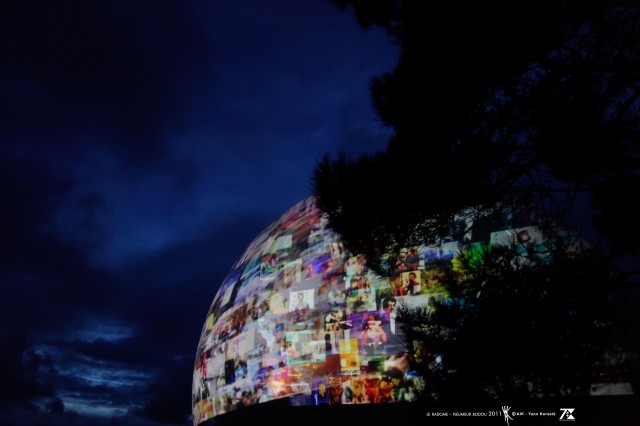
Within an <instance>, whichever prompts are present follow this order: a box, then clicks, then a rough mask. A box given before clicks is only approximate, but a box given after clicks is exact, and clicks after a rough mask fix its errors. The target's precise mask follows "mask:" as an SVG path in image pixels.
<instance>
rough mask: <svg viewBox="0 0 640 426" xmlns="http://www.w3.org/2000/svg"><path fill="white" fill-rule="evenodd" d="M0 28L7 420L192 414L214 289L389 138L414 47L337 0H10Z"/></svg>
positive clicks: (162, 419)
mask: <svg viewBox="0 0 640 426" xmlns="http://www.w3.org/2000/svg"><path fill="white" fill-rule="evenodd" d="M0 40H1V43H0V110H1V111H0V114H1V115H0V116H1V117H2V118H1V119H0V147H1V151H0V153H1V154H0V163H1V166H0V176H1V179H0V185H1V186H0V188H1V191H2V200H3V202H2V206H3V207H2V208H1V209H0V212H1V216H0V219H1V221H0V223H1V224H0V227H1V233H0V235H1V242H2V245H1V246H0V250H1V253H0V289H1V291H2V297H1V298H0V318H1V321H0V347H1V348H2V349H1V350H0V377H2V379H1V380H0V423H1V424H3V425H21V424H47V425H54V426H55V425H61V424H64V425H84V424H93V425H102V424H105V425H106V424H109V425H122V426H125V425H140V426H151V425H157V424H175V425H188V424H190V419H189V417H188V416H189V411H190V393H191V374H192V365H193V361H194V359H193V357H194V355H195V350H196V345H197V342H198V337H199V334H200V328H201V326H202V324H203V322H204V317H205V314H206V310H207V308H208V306H209V303H210V302H211V300H212V298H213V296H214V294H215V291H216V289H217V286H218V285H219V284H220V282H221V281H222V279H223V278H224V276H225V274H226V272H227V270H228V269H229V268H230V266H231V264H232V263H233V261H234V260H235V259H236V258H238V257H239V256H240V255H241V254H242V252H243V250H244V248H245V247H246V246H247V245H248V243H249V242H250V241H251V240H252V239H253V237H255V236H256V235H257V234H258V233H259V232H260V231H261V230H262V229H263V228H264V227H265V226H266V225H268V224H269V223H270V222H271V221H272V220H275V219H276V218H277V217H278V216H279V215H280V214H282V213H284V212H285V211H286V210H287V209H288V208H289V207H290V206H292V205H293V204H295V203H296V202H298V201H300V200H301V199H302V198H304V197H306V196H308V195H310V193H311V184H310V173H311V171H312V169H313V167H314V166H315V164H316V162H317V161H318V160H319V159H320V158H321V156H322V155H323V154H325V153H333V154H336V153H338V152H340V151H346V152H347V153H350V154H352V155H357V154H360V153H363V152H373V151H375V150H378V149H381V148H383V147H384V146H385V144H386V141H387V139H388V137H389V135H390V130H388V129H385V128H383V127H382V125H381V124H379V123H378V121H377V119H376V116H375V113H374V111H373V108H372V107H371V102H370V98H369V82H370V79H371V78H372V77H373V76H375V75H380V74H382V73H384V72H386V71H391V69H392V68H393V65H394V63H395V60H396V58H397V54H398V52H397V47H396V46H395V45H394V44H393V43H391V42H390V41H389V40H388V38H387V37H386V35H385V34H384V33H382V32H380V31H367V32H365V31H364V30H362V29H361V28H360V27H359V26H358V25H357V23H356V21H355V19H354V18H353V17H352V16H351V15H350V14H349V13H342V12H340V11H339V10H338V9H337V8H335V7H334V6H332V5H331V4H329V3H328V1H323V0H305V1H304V2H300V1H293V0H289V1H283V0H268V1H263V0H244V1H225V2H223V1H204V0H203V1H197V0H188V1H181V2H174V1H151V0H139V1H133V0H118V1H109V2H93V1H90V2H87V1H84V0H65V1H62V2H49V1H44V0H42V1H38V0H20V1H7V2H2V3H1V4H0ZM88 416H91V417H90V418H89V417H88Z"/></svg>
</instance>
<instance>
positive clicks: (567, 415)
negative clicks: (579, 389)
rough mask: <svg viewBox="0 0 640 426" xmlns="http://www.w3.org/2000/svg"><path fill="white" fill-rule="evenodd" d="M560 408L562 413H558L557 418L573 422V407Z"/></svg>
mask: <svg viewBox="0 0 640 426" xmlns="http://www.w3.org/2000/svg"><path fill="white" fill-rule="evenodd" d="M560 410H562V414H560V419H559V420H560V421H561V422H573V421H575V420H576V418H575V417H573V411H574V410H575V408H561V409H560Z"/></svg>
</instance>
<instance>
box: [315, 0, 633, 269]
mask: <svg viewBox="0 0 640 426" xmlns="http://www.w3.org/2000/svg"><path fill="white" fill-rule="evenodd" d="M333 2H334V3H336V4H337V5H338V6H339V7H342V8H347V7H351V8H352V9H353V12H354V14H355V16H356V17H357V19H358V20H359V22H360V23H361V24H362V25H363V26H365V27H369V26H379V27H382V28H384V29H386V30H387V31H388V33H389V35H390V36H391V37H393V39H394V40H395V41H396V42H397V43H398V45H399V47H400V50H401V54H400V58H399V60H398V63H397V65H396V67H395V69H394V70H393V71H391V72H389V73H388V74H385V75H383V76H380V77H377V78H375V79H374V80H373V82H372V84H371V92H372V97H373V102H374V105H375V107H376V110H377V112H378V116H379V118H380V120H381V121H382V122H383V123H384V124H386V125H388V126H390V127H391V128H392V129H393V131H394V134H393V137H392V138H391V140H390V141H389V143H388V146H387V148H386V150H384V151H382V152H378V153H375V154H370V155H365V156H363V157H361V158H357V159H348V158H346V157H345V156H338V157H337V158H332V157H330V156H326V157H325V158H324V159H323V160H322V161H321V162H320V163H319V164H318V165H317V167H316V169H315V171H314V175H313V182H314V187H315V191H316V195H317V198H318V201H319V206H320V207H321V209H322V210H324V211H325V212H326V213H328V215H329V218H330V225H331V226H332V227H333V228H334V229H335V230H336V231H337V232H339V233H340V234H342V235H343V237H344V239H345V241H346V243H347V245H348V246H349V248H350V249H351V250H352V251H354V252H359V253H363V254H365V255H367V257H368V258H369V262H370V265H371V266H372V267H374V268H375V269H377V271H378V272H385V267H384V262H383V261H384V258H385V256H387V255H388V254H389V253H390V252H393V251H395V250H397V249H398V248H399V247H402V246H404V247H406V246H411V245H415V244H418V243H421V242H425V241H427V242H430V241H437V240H438V239H441V238H442V237H443V235H447V233H448V232H450V229H451V226H452V224H453V223H454V222H455V220H456V218H459V216H460V215H461V214H469V212H474V214H479V215H481V214H482V215H484V214H486V213H487V210H492V209H495V208H496V206H497V205H504V203H505V202H507V203H508V204H514V203H515V204H535V205H537V207H538V208H539V209H540V210H541V211H544V212H545V214H546V215H547V216H549V217H551V216H553V217H556V218H558V219H560V218H565V217H566V215H567V213H569V212H572V211H574V210H575V209H576V208H577V207H576V206H578V204H577V202H576V200H581V199H582V198H580V197H582V196H584V195H587V196H588V197H589V201H590V203H591V207H590V208H592V209H593V210H592V216H593V217H592V219H593V220H592V223H593V224H594V225H595V226H597V227H598V228H599V229H600V230H601V231H602V235H603V236H604V237H605V240H606V241H607V247H608V249H610V252H611V254H612V255H618V254H621V253H632V254H637V253H638V250H639V249H640V231H639V230H638V228H637V227H635V226H631V223H632V222H633V221H634V218H635V217H637V216H638V215H639V213H640V173H639V170H640V169H639V168H638V166H639V165H640V134H639V124H640V114H639V113H640V61H639V59H640V8H639V7H638V6H637V4H636V3H634V2H631V1H625V0H553V1H531V0H524V1H517V2H512V1H504V0H489V1H485V2H471V3H469V2H465V3H463V2H458V1H451V0H436V1H429V2H425V1H420V0H376V1H367V0H334V1H333ZM616 218H620V219H621V220H617V219H616ZM470 223H472V222H470Z"/></svg>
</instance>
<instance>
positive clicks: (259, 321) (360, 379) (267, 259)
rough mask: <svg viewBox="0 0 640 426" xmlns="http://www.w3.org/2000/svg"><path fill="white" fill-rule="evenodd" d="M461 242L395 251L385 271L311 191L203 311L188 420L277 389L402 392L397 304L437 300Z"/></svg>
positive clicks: (372, 399) (321, 399) (281, 393)
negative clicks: (350, 245) (348, 244)
mask: <svg viewBox="0 0 640 426" xmlns="http://www.w3.org/2000/svg"><path fill="white" fill-rule="evenodd" d="M457 249H458V242H455V241H452V242H447V243H445V244H443V245H442V246H439V247H413V248H408V249H406V250H402V251H401V252H399V253H397V256H396V258H395V259H394V267H393V271H392V274H391V277H389V278H382V277H379V276H377V275H375V274H374V273H372V272H371V271H370V270H369V269H368V267H367V262H366V259H365V258H364V257H363V256H359V255H354V254H352V253H349V252H347V251H346V250H345V248H344V246H343V244H342V243H341V241H340V240H339V239H338V236H337V235H336V234H334V233H333V232H331V231H330V230H329V229H328V227H327V221H326V219H325V218H323V216H322V214H321V212H320V211H319V210H318V209H317V208H316V206H315V201H314V199H313V198H309V199H307V200H305V201H303V202H301V203H299V204H298V205H296V206H295V207H293V208H292V209H291V210H289V211H288V212H287V213H286V214H285V215H284V216H283V217H282V218H281V219H280V220H278V221H277V222H275V223H273V224H272V225H270V226H269V227H268V228H267V229H266V230H265V231H264V232H263V233H262V234H260V235H259V236H258V237H257V238H256V239H255V240H254V241H253V242H252V243H251V245H250V246H249V248H248V249H247V251H246V252H245V253H244V254H243V255H242V257H241V258H240V260H239V261H238V262H237V263H236V264H235V265H234V266H233V268H232V269H231V271H230V272H229V274H228V276H227V278H226V279H225V280H224V282H223V283H222V285H221V286H220V288H219V290H218V292H217V294H216V295H215V298H214V299H213V303H212V304H211V308H210V310H209V313H208V314H207V316H206V321H205V325H204V327H203V331H202V335H201V339H200V342H199V345H198V351H197V356H196V363H195V369H194V371H195V373H194V379H193V407H194V413H193V414H194V423H195V424H198V423H201V422H203V421H205V420H207V419H209V418H211V417H214V416H217V415H220V414H224V413H227V412H229V411H232V410H235V409H237V408H239V407H244V406H248V405H253V404H259V403H262V402H267V401H270V400H274V399H278V398H285V397H288V398H290V403H291V404H294V405H332V404H365V403H388V402H394V401H410V400H412V399H413V398H414V394H415V392H414V387H415V386H416V383H414V382H413V380H412V379H411V378H410V376H411V375H410V374H407V373H408V372H407V362H406V359H405V358H404V355H403V351H404V347H403V345H402V340H401V336H400V330H401V328H400V325H399V324H398V323H397V322H396V314H395V309H396V306H397V305H398V303H401V302H403V303H407V304H408V305H414V306H418V305H424V306H426V305H428V304H429V300H430V298H432V297H438V298H442V297H446V295H445V294H444V288H443V287H442V286H441V285H440V284H439V282H440V280H441V279H442V276H443V274H444V273H445V269H444V268H443V267H442V265H443V264H444V265H450V264H451V259H452V258H453V255H454V253H455V251H456V250H457Z"/></svg>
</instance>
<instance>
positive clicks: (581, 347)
mask: <svg viewBox="0 0 640 426" xmlns="http://www.w3.org/2000/svg"><path fill="white" fill-rule="evenodd" d="M454 269H455V273H454V274H451V275H450V276H449V279H448V280H446V281H445V282H444V285H445V287H446V289H447V291H448V292H449V298H448V299H446V300H434V302H433V303H432V304H431V306H429V307H428V308H425V307H422V308H416V307H409V306H407V305H402V304H401V305H400V306H399V309H398V316H397V320H398V321H399V322H401V323H402V324H403V326H402V329H403V332H404V335H405V340H406V343H407V345H408V349H409V350H408V352H409V354H410V357H409V358H410V365H411V367H412V369H413V370H414V371H417V372H418V373H419V375H420V377H422V378H423V379H424V389H423V391H422V395H421V397H422V398H423V399H424V400H426V401H431V402H440V403H447V402H453V401H456V400H458V401H460V400H464V401H465V402H482V401H483V400H487V399H494V398H499V399H502V400H503V401H504V400H509V399H511V400H513V399H515V398H518V397H522V398H531V397H559V396H583V395H589V392H590V387H591V385H592V383H594V382H598V381H604V382H607V381H616V380H618V379H620V377H625V372H624V365H623V363H622V358H621V357H622V352H621V350H620V346H619V343H620V341H621V340H620V338H621V335H620V334H617V333H615V330H616V326H617V324H616V322H617V321H618V320H617V319H616V315H615V312H614V310H613V309H612V303H611V300H610V297H611V294H612V293H615V292H616V291H617V289H616V287H619V284H620V283H619V281H618V280H619V278H618V277H617V276H616V275H615V272H614V271H613V270H611V268H610V267H609V266H608V262H607V261H605V260H604V259H602V258H599V257H598V256H597V255H596V254H594V253H591V252H588V251H586V250H583V249H580V248H579V246H573V247H571V246H568V245H566V244H564V243H560V244H555V243H554V244H548V245H546V246H545V249H544V250H540V247H536V248H534V247H530V249H529V250H527V251H526V252H522V251H518V250H516V249H515V248H514V247H502V248H496V247H490V246H488V245H487V246H478V247H476V248H474V249H473V250H470V251H468V252H466V253H463V254H462V255H461V256H459V257H458V258H457V267H456V268H454Z"/></svg>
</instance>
